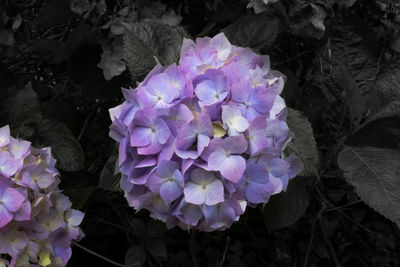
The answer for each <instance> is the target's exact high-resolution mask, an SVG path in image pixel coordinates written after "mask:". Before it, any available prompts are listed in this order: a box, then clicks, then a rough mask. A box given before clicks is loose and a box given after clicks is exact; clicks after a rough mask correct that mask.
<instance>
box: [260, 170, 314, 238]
mask: <svg viewBox="0 0 400 267" xmlns="http://www.w3.org/2000/svg"><path fill="white" fill-rule="evenodd" d="M308 204H309V198H308V193H307V190H306V187H305V185H304V183H303V181H301V180H300V178H299V177H297V178H294V179H292V180H290V181H289V185H288V189H287V191H286V192H281V193H279V194H276V195H273V196H271V198H270V200H269V201H268V203H267V204H266V205H265V207H264V209H263V211H262V216H263V219H264V222H265V225H266V226H267V229H268V231H269V232H272V231H274V230H276V229H280V228H283V227H286V226H289V225H291V224H293V223H295V222H296V221H297V220H298V219H299V218H300V217H301V216H303V214H304V213H305V212H306V210H307V207H308Z"/></svg>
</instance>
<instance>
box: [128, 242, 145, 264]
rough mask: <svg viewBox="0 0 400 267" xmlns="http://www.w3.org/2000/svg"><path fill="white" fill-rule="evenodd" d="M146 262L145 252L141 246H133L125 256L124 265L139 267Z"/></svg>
mask: <svg viewBox="0 0 400 267" xmlns="http://www.w3.org/2000/svg"><path fill="white" fill-rule="evenodd" d="M145 261H146V251H145V250H144V248H143V247H142V246H138V245H133V246H132V247H130V248H129V249H128V251H127V252H126V254H125V264H126V265H129V266H132V267H141V266H143V265H144V263H145Z"/></svg>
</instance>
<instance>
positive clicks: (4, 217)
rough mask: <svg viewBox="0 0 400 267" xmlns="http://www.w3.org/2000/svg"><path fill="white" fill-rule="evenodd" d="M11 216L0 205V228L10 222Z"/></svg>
mask: <svg viewBox="0 0 400 267" xmlns="http://www.w3.org/2000/svg"><path fill="white" fill-rule="evenodd" d="M12 218H13V216H12V215H11V213H10V212H9V211H8V210H7V209H6V207H5V206H4V205H0V228H2V227H3V226H5V225H7V224H8V223H9V222H11V220H12Z"/></svg>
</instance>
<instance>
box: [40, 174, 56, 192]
mask: <svg viewBox="0 0 400 267" xmlns="http://www.w3.org/2000/svg"><path fill="white" fill-rule="evenodd" d="M55 181H56V179H55V178H54V176H53V175H52V174H50V173H48V172H43V173H41V174H40V175H39V177H37V180H36V184H37V185H38V186H39V188H41V189H45V188H48V187H49V186H50V185H52V184H53V183H54V182H55Z"/></svg>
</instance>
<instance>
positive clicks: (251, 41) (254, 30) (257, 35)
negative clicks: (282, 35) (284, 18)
mask: <svg viewBox="0 0 400 267" xmlns="http://www.w3.org/2000/svg"><path fill="white" fill-rule="evenodd" d="M222 31H223V32H224V33H225V35H226V36H227V37H228V39H229V41H230V42H232V43H233V44H235V45H239V46H243V47H251V48H255V49H261V48H264V49H266V48H268V47H270V46H271V45H272V44H273V43H274V41H275V39H276V37H277V36H278V32H279V20H278V18H277V17H274V16H272V15H271V14H270V12H263V13H260V14H257V15H253V16H247V17H244V18H242V19H240V20H239V21H237V22H235V23H233V24H231V25H229V26H228V27H226V28H225V29H223V30H222Z"/></svg>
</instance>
